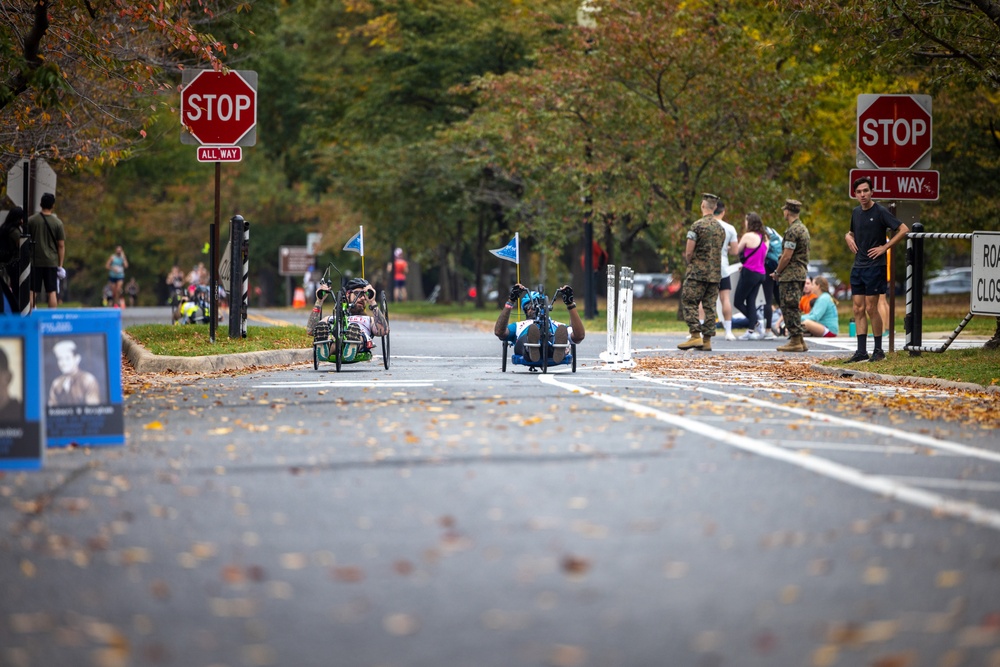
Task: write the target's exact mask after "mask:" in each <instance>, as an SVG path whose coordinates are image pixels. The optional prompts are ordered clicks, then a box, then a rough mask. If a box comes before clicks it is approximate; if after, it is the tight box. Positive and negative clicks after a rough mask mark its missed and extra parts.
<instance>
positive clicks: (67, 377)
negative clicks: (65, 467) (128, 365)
mask: <svg viewBox="0 0 1000 667" xmlns="http://www.w3.org/2000/svg"><path fill="white" fill-rule="evenodd" d="M31 317H32V318H38V319H39V321H40V323H41V325H40V330H41V335H42V340H41V360H42V363H41V367H42V368H41V378H42V379H41V387H42V395H43V404H44V406H45V432H46V440H47V443H48V446H49V447H67V446H70V445H75V446H80V447H89V446H102V445H124V444H125V418H124V413H123V407H122V334H121V326H122V320H121V311H120V310H118V309H116V308H92V309H85V310H84V309H81V310H59V309H52V310H36V311H35V312H34V313H32V315H31Z"/></svg>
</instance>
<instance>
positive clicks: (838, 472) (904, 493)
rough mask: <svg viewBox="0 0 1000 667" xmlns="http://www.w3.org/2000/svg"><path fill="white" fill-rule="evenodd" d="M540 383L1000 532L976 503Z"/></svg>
mask: <svg viewBox="0 0 1000 667" xmlns="http://www.w3.org/2000/svg"><path fill="white" fill-rule="evenodd" d="M539 380H540V381H541V382H542V383H543V384H549V385H552V386H553V387H559V388H561V389H565V390H567V391H570V392H573V393H575V394H581V395H583V396H589V397H591V398H594V399H595V400H598V401H601V402H604V403H608V404H609V405H614V406H616V407H619V408H622V409H624V410H628V411H630V412H633V413H635V414H637V415H644V416H648V417H653V418H654V419H657V420H659V421H662V422H666V423H667V424H672V425H673V426H676V427H678V428H682V429H684V430H685V431H688V432H690V433H695V434H698V435H701V436H704V437H706V438H711V439H713V440H716V441H718V442H721V443H723V444H726V445H730V446H731V447H736V448H738V449H742V450H744V451H748V452H751V453H754V454H757V455H758V456H764V457H767V458H771V459H775V460H777V461H782V462H784V463H790V464H791V465H794V466H797V467H799V468H803V469H805V470H809V471H810V472H814V473H816V474H818V475H822V476H824V477H829V478H830V479H834V480H837V481H839V482H843V483H845V484H849V485H851V486H854V487H857V488H859V489H864V490H865V491H869V492H871V493H874V494H878V495H882V496H885V497H887V498H892V499H895V500H899V501H901V502H905V503H909V504H911V505H914V506H916V507H922V508H924V509H927V510H929V511H931V512H934V513H935V514H944V515H947V516H952V517H956V518H960V519H965V520H967V521H970V522H972V523H976V524H979V525H982V526H987V527H989V528H992V529H994V530H1000V512H998V511H996V510H991V509H987V508H985V507H981V506H980V505H977V504H975V503H970V502H965V501H960V500H955V499H953V498H948V497H946V496H942V495H939V494H936V493H931V492H930V491H924V490H923V489H918V488H914V487H912V486H907V485H906V484H902V483H900V482H897V481H895V480H893V479H891V478H889V477H885V476H882V475H870V474H868V473H865V472H862V471H860V470H858V469H857V468H851V467H850V466H845V465H842V464H840V463H837V462H835V461H830V460H828V459H823V458H820V457H818V456H813V455H811V454H805V453H802V452H793V451H790V450H787V449H782V448H781V447H777V446H775V445H772V444H770V443H767V442H764V441H762V440H757V439H755V438H750V437H747V436H745V435H739V434H737V433H732V432H730V431H726V430H724V429H721V428H716V427H715V426H709V425H708V424H704V423H702V422H698V421H695V420H693V419H688V418H687V417H681V416H679V415H672V414H669V413H667V412H664V411H662V410H657V409H655V408H650V407H647V406H644V405H640V404H638V403H635V402H633V401H629V400H625V399H623V398H618V397H617V396H610V395H608V394H602V393H599V392H596V391H592V390H590V389H586V388H584V387H580V386H577V385H573V384H570V383H568V382H564V381H562V380H560V379H558V378H556V377H554V376H551V375H542V376H541V377H539Z"/></svg>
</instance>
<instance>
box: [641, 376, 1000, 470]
mask: <svg viewBox="0 0 1000 667" xmlns="http://www.w3.org/2000/svg"><path fill="white" fill-rule="evenodd" d="M632 377H633V378H635V379H636V380H642V381H644V382H652V383H654V384H659V385H662V386H664V387H671V388H673V389H686V390H691V389H694V390H695V391H699V392H701V393H704V394H710V395H712V396H721V397H723V398H727V399H729V400H731V401H735V402H738V403H749V404H750V405H756V406H759V407H762V408H767V409H769V410H779V411H782V412H789V413H791V414H794V415H799V416H800V417H806V418H808V419H813V420H816V421H820V422H826V423H828V424H836V425H838V426H845V427H847V428H852V429H858V430H862V431H868V432H869V433H877V434H878V435H885V436H888V437H890V438H895V439H896V440H908V441H909V442H912V443H915V444H918V445H924V446H925V447H932V448H934V449H941V450H944V451H948V452H953V453H955V454H960V455H962V456H969V457H972V458H978V459H984V460H986V461H994V462H997V463H1000V452H991V451H990V450H988V449H979V448H978V447H969V446H968V445H963V444H961V443H958V442H951V441H949V440H939V439H938V438H932V437H930V436H927V435H921V434H920V433H910V432H909V431H902V430H899V429H895V428H890V427H888V426H881V425H879V424H869V423H867V422H861V421H855V420H853V419H846V418H844V417H837V416H834V415H827V414H823V413H822V412H814V411H812V410H805V409H803V408H793V407H790V406H787V405H781V404H779V403H772V402H771V401H765V400H762V399H759V398H751V397H749V396H740V395H739V394H730V393H727V392H724V391H716V390H714V389H705V388H704V387H688V386H686V385H679V384H673V383H671V382H666V381H663V380H658V379H656V378H651V377H648V376H644V375H641V374H634V375H632Z"/></svg>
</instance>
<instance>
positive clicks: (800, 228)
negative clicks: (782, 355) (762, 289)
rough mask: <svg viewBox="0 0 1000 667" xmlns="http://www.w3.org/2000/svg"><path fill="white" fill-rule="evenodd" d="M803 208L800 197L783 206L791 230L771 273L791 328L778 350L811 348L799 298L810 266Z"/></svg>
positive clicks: (788, 325) (800, 350)
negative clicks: (808, 343) (802, 216)
mask: <svg viewBox="0 0 1000 667" xmlns="http://www.w3.org/2000/svg"><path fill="white" fill-rule="evenodd" d="M801 210H802V202H800V201H798V200H797V199H786V200H785V205H784V206H782V207H781V213H782V215H783V216H784V217H785V222H787V223H788V230H787V231H786V232H785V240H784V247H783V249H782V251H781V258H780V259H779V260H778V268H777V269H775V270H774V273H773V274H771V277H772V278H773V279H774V280H775V282H777V283H778V296H779V297H780V299H779V300H780V306H781V314H782V317H783V318H784V320H785V327H786V328H787V329H788V342H787V343H785V344H784V345H779V346H778V351H779V352H806V351H807V350H808V349H809V348H808V347H807V346H806V343H805V341H804V340H803V336H804V335H805V328H804V327H803V326H802V314H801V312H800V311H799V299H800V298H801V296H802V292H803V288H804V287H805V282H806V279H807V278H808V277H809V276H808V274H807V273H806V269H807V267H808V266H809V230H808V229H806V226H805V225H804V224H802V220H800V219H799V211H801Z"/></svg>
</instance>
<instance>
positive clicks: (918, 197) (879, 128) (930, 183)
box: [848, 94, 940, 352]
mask: <svg viewBox="0 0 1000 667" xmlns="http://www.w3.org/2000/svg"><path fill="white" fill-rule="evenodd" d="M857 129H858V132H857V166H858V169H852V170H851V173H850V176H849V181H848V182H849V186H848V188H849V190H850V196H851V197H852V198H853V197H854V181H855V180H856V179H858V178H860V177H862V176H868V177H869V178H871V181H872V190H873V192H874V196H875V198H877V199H883V200H888V201H889V209H890V210H891V211H892V212H893V215H896V207H897V202H905V201H937V199H938V190H939V186H940V181H939V174H938V172H936V171H929V169H930V166H931V147H932V146H933V145H934V141H933V136H934V133H933V129H934V122H933V117H932V116H931V96H930V95H868V94H865V95H858V126H857ZM916 206H917V208H916V211H915V212H914V213H913V217H915V218H918V219H919V217H920V209H919V205H916ZM897 217H899V216H897ZM888 257H889V259H888V265H887V266H888V269H889V272H888V276H887V278H888V282H889V294H888V296H887V298H888V301H889V321H888V322H886V323H884V324H885V325H886V326H887V327H888V329H889V351H890V352H893V351H895V333H896V325H895V320H896V317H895V315H896V291H895V282H896V281H895V278H894V275H893V271H892V255H891V254H890V255H888Z"/></svg>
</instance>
